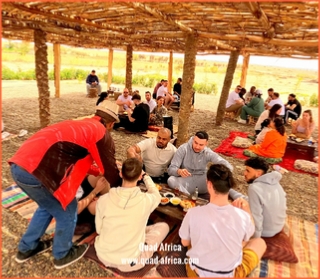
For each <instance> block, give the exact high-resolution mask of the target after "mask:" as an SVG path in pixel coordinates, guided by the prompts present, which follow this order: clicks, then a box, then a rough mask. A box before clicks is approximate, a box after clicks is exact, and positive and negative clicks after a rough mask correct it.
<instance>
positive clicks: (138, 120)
mask: <svg viewBox="0 0 320 279" xmlns="http://www.w3.org/2000/svg"><path fill="white" fill-rule="evenodd" d="M132 101H133V103H134V104H135V108H134V109H133V110H131V109H130V108H129V109H127V111H128V120H129V121H127V123H126V125H125V128H126V130H127V131H128V132H129V133H130V132H133V133H140V132H146V131H147V130H148V123H149V116H150V112H149V106H148V105H147V104H144V103H142V102H141V96H140V95H138V94H136V95H134V96H132Z"/></svg>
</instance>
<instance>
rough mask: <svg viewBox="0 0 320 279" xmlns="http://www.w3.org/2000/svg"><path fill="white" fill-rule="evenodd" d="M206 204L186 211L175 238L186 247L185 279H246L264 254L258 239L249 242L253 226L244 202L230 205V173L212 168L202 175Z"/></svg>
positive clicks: (215, 165) (226, 170) (263, 245)
mask: <svg viewBox="0 0 320 279" xmlns="http://www.w3.org/2000/svg"><path fill="white" fill-rule="evenodd" d="M206 177H207V180H206V187H207V188H208V192H209V194H210V202H209V203H208V204H207V205H204V206H197V207H194V208H191V209H189V210H188V212H187V214H186V216H185V217H184V219H183V221H182V224H181V227H180V230H179V236H180V238H181V243H182V245H183V246H186V247H189V250H188V252H187V256H188V257H189V263H188V264H187V265H186V271H187V276H188V277H211V278H212V277H236V278H244V277H247V276H248V275H249V274H250V273H251V272H252V270H253V269H254V268H255V267H256V266H257V265H258V264H259V260H260V259H261V257H262V255H263V254H264V252H265V250H266V244H265V242H264V240H263V239H261V238H252V239H250V238H251V236H252V235H253V233H254V222H253V218H252V214H251V211H250V207H249V204H248V202H247V201H246V200H245V199H238V200H237V202H235V203H233V204H230V203H229V201H228V193H229V190H230V189H231V188H233V187H234V186H235V181H234V178H233V176H232V173H231V171H230V169H228V168H227V167H226V166H224V165H221V164H213V165H211V166H210V167H209V169H208V171H207V174H206Z"/></svg>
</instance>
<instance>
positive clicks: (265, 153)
mask: <svg viewBox="0 0 320 279" xmlns="http://www.w3.org/2000/svg"><path fill="white" fill-rule="evenodd" d="M269 126H270V127H271V128H272V130H271V131H269V132H267V133H266V135H265V137H264V140H263V142H262V143H260V144H255V145H251V146H249V148H248V149H246V150H244V151H243V154H244V155H246V156H249V157H257V156H261V157H264V158H265V159H266V160H267V162H268V163H270V164H275V163H279V162H281V161H282V157H283V156H284V153H285V151H286V146H287V135H286V129H285V127H284V123H283V118H282V117H277V118H275V119H274V120H273V121H271V122H270V125H269Z"/></svg>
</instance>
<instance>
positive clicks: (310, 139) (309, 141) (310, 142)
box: [308, 138, 313, 146]
mask: <svg viewBox="0 0 320 279" xmlns="http://www.w3.org/2000/svg"><path fill="white" fill-rule="evenodd" d="M312 143H313V142H312V138H309V140H308V146H311V145H312Z"/></svg>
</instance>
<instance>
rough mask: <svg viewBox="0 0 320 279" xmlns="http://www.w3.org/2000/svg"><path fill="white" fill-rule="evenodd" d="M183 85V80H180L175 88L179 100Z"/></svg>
mask: <svg viewBox="0 0 320 279" xmlns="http://www.w3.org/2000/svg"><path fill="white" fill-rule="evenodd" d="M181 84H182V78H178V79H177V82H176V83H175V84H174V86H173V93H174V94H176V95H178V96H179V98H180V97H181Z"/></svg>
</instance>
